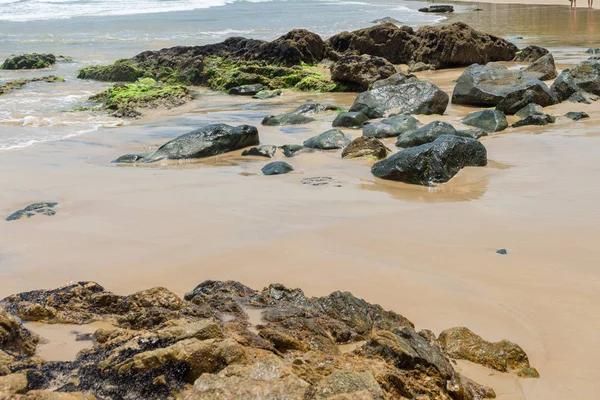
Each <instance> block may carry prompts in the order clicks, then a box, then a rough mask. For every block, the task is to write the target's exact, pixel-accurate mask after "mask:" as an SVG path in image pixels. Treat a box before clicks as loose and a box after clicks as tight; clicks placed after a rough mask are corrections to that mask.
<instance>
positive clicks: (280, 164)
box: [261, 161, 294, 175]
mask: <svg viewBox="0 0 600 400" xmlns="http://www.w3.org/2000/svg"><path fill="white" fill-rule="evenodd" d="M293 170H294V167H292V166H291V165H290V164H288V163H286V162H285V161H275V162H272V163H269V164H267V165H265V166H264V167H262V169H261V171H262V173H263V175H283V174H287V173H289V172H292V171H293Z"/></svg>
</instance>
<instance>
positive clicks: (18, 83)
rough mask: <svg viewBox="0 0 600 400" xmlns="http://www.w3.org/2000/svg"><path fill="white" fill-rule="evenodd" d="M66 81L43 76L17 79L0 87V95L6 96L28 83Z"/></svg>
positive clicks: (54, 76) (58, 77)
mask: <svg viewBox="0 0 600 400" xmlns="http://www.w3.org/2000/svg"><path fill="white" fill-rule="evenodd" d="M64 81H65V79H64V78H61V77H60V76H56V75H49V76H42V77H38V78H29V79H15V80H13V81H8V82H6V83H5V84H4V85H0V95H3V94H6V93H8V92H10V91H13V90H17V89H21V88H22V87H23V86H25V85H27V84H28V83H34V82H46V83H57V82H64Z"/></svg>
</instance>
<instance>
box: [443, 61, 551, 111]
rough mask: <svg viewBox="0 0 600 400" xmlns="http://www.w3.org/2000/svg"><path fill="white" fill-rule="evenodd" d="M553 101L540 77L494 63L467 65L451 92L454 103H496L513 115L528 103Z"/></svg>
mask: <svg viewBox="0 0 600 400" xmlns="http://www.w3.org/2000/svg"><path fill="white" fill-rule="evenodd" d="M556 102H557V99H556V97H555V96H554V95H553V93H552V92H551V90H550V89H549V88H548V86H546V84H545V83H543V82H542V81H540V80H539V79H537V78H535V77H533V76H530V75H527V74H523V72H521V71H514V70H509V69H507V68H506V67H504V66H503V65H500V64H495V63H491V64H487V65H485V66H483V65H472V66H471V67H469V68H468V69H467V70H466V71H465V72H464V73H463V74H462V75H461V76H460V77H459V78H458V80H457V83H456V86H455V87H454V92H453V93H452V103H454V104H467V105H474V106H480V107H489V106H496V107H497V108H498V110H500V111H502V112H504V113H505V114H514V113H515V112H517V111H518V110H520V109H521V108H523V107H524V106H526V105H527V104H529V103H536V104H540V105H542V106H544V107H545V106H549V105H552V104H555V103H556Z"/></svg>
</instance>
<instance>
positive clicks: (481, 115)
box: [462, 110, 508, 132]
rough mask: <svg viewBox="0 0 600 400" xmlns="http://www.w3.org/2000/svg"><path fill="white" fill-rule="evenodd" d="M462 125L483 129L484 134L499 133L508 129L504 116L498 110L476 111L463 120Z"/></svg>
mask: <svg viewBox="0 0 600 400" xmlns="http://www.w3.org/2000/svg"><path fill="white" fill-rule="evenodd" d="M462 123H463V124H465V125H470V126H474V127H476V128H480V129H483V130H484V131H486V132H500V131H503V130H505V129H506V128H507V127H508V122H507V121H506V116H505V115H504V113H503V112H502V111H498V110H483V111H476V112H474V113H471V114H469V115H467V116H466V117H465V118H463V119H462Z"/></svg>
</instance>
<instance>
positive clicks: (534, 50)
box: [513, 46, 550, 63]
mask: <svg viewBox="0 0 600 400" xmlns="http://www.w3.org/2000/svg"><path fill="white" fill-rule="evenodd" d="M549 53H550V52H549V51H548V50H547V49H545V48H543V47H540V46H527V47H525V48H524V49H521V50H519V51H518V52H517V53H516V54H515V57H514V58H513V61H515V62H527V63H532V62H535V61H537V60H538V59H540V58H542V57H544V56H545V55H547V54H549Z"/></svg>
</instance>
